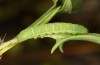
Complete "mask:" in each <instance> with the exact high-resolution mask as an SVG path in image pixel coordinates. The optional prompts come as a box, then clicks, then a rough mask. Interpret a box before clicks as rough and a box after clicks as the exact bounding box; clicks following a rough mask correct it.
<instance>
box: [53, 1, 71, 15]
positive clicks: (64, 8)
mask: <svg viewBox="0 0 100 65" xmlns="http://www.w3.org/2000/svg"><path fill="white" fill-rule="evenodd" d="M53 2H54V5H56V7H58V6H61V9H60V11H59V12H62V13H65V12H66V13H71V11H72V3H71V0H53Z"/></svg>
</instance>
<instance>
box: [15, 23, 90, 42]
mask: <svg viewBox="0 0 100 65" xmlns="http://www.w3.org/2000/svg"><path fill="white" fill-rule="evenodd" d="M87 33H88V30H87V29H86V28H85V27H84V26H81V25H78V24H72V23H48V24H42V25H38V26H36V27H34V28H32V27H30V28H27V29H25V30H23V31H22V32H20V34H19V35H18V36H17V38H18V39H19V41H21V42H22V41H24V40H27V39H31V38H34V39H36V38H43V37H45V36H46V35H51V34H71V35H77V34H87ZM26 34H27V35H26ZM20 36H21V38H20Z"/></svg>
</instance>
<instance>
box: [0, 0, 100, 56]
mask: <svg viewBox="0 0 100 65" xmlns="http://www.w3.org/2000/svg"><path fill="white" fill-rule="evenodd" d="M81 2H82V0H53V3H54V5H53V6H52V7H51V8H50V9H49V10H48V11H47V12H46V13H44V14H43V15H42V16H41V17H40V18H39V19H37V20H36V21H35V22H33V23H32V24H31V25H30V26H29V27H27V28H26V29H25V30H22V31H21V32H20V33H19V34H18V35H17V36H15V37H14V38H13V39H11V40H9V41H7V42H5V43H3V44H2V45H0V56H1V55H2V54H3V53H4V52H6V51H7V50H9V49H11V48H12V47H13V46H15V45H16V44H18V43H21V42H23V41H26V40H28V39H31V38H33V39H37V38H38V37H41V38H44V37H51V38H53V39H55V40H56V43H55V45H54V46H53V48H52V50H51V53H53V52H54V51H55V50H56V49H57V48H58V47H59V49H60V51H61V52H63V43H64V42H65V41H69V40H85V41H90V42H94V43H98V44H100V34H96V33H89V32H88V30H87V29H86V28H85V27H84V26H81V25H77V24H68V23H64V24H62V23H59V25H58V24H51V23H48V22H49V21H50V20H51V19H52V17H54V15H55V14H57V13H62V12H65V13H71V11H72V10H76V9H78V8H79V5H80V3H81ZM42 33H43V34H42Z"/></svg>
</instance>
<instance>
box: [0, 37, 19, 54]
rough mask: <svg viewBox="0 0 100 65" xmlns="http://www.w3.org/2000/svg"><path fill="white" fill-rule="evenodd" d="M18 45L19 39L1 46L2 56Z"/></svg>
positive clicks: (0, 52)
mask: <svg viewBox="0 0 100 65" xmlns="http://www.w3.org/2000/svg"><path fill="white" fill-rule="evenodd" d="M18 43H20V41H19V40H18V39H17V38H13V39H12V40H9V41H7V42H4V43H3V44H2V45H0V56H1V55H2V54H3V53H4V52H6V51H7V50H9V49H10V48H12V47H13V46H15V45H16V44H18Z"/></svg>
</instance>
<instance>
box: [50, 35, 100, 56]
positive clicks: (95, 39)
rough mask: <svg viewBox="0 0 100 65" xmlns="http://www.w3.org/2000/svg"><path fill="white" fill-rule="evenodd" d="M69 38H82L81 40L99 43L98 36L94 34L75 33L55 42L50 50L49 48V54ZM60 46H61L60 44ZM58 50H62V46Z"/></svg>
mask: <svg viewBox="0 0 100 65" xmlns="http://www.w3.org/2000/svg"><path fill="white" fill-rule="evenodd" d="M70 40H83V41H90V42H94V43H97V44H100V36H95V35H76V36H70V37H67V38H64V39H62V40H61V41H59V42H58V43H56V44H55V45H54V46H53V48H52V50H51V54H52V53H53V52H54V51H55V50H56V49H57V48H58V47H59V46H60V45H62V44H63V43H64V42H66V41H70ZM61 47H62V46H61ZM60 50H61V51H62V48H60Z"/></svg>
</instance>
